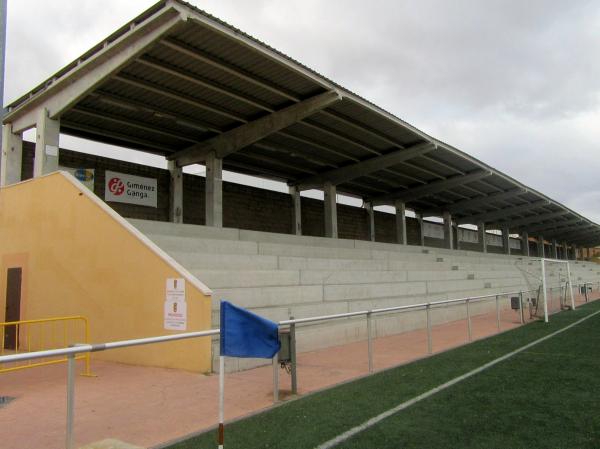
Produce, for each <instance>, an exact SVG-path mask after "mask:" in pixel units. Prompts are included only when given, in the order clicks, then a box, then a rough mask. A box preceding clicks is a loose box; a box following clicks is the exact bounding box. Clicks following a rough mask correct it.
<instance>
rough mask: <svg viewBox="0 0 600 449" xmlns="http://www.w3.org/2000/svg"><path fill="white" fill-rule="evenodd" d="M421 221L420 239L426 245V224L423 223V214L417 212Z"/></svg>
mask: <svg viewBox="0 0 600 449" xmlns="http://www.w3.org/2000/svg"><path fill="white" fill-rule="evenodd" d="M416 215H417V220H418V221H419V240H420V242H421V246H425V224H424V223H423V214H416Z"/></svg>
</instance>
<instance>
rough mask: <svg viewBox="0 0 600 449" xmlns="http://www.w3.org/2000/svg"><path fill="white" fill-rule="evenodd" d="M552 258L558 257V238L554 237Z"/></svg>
mask: <svg viewBox="0 0 600 449" xmlns="http://www.w3.org/2000/svg"><path fill="white" fill-rule="evenodd" d="M552 258H553V259H558V244H557V243H556V239H552Z"/></svg>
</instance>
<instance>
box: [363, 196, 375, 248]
mask: <svg viewBox="0 0 600 449" xmlns="http://www.w3.org/2000/svg"><path fill="white" fill-rule="evenodd" d="M365 210H366V211H367V222H368V224H369V240H370V241H372V242H374V241H375V211H374V210H373V204H372V203H365Z"/></svg>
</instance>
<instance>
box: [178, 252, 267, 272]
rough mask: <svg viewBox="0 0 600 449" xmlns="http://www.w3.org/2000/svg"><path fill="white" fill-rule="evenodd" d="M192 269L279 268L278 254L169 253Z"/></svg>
mask: <svg viewBox="0 0 600 449" xmlns="http://www.w3.org/2000/svg"><path fill="white" fill-rule="evenodd" d="M169 255H170V256H171V257H173V259H175V260H176V261H177V262H179V263H180V264H181V265H183V266H184V267H186V268H187V269H188V270H190V271H195V270H201V269H207V270H211V269H212V270H219V269H220V270H277V269H278V266H277V263H278V260H277V256H260V255H252V254H203V253H194V252H180V251H179V252H173V253H169Z"/></svg>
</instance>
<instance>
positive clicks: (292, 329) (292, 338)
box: [290, 316, 298, 394]
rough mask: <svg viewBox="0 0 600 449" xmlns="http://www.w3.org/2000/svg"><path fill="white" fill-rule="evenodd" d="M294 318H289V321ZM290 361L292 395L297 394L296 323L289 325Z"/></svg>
mask: <svg viewBox="0 0 600 449" xmlns="http://www.w3.org/2000/svg"><path fill="white" fill-rule="evenodd" d="M293 319H294V317H293V316H291V317H290V320H293ZM290 359H292V360H291V364H292V369H291V374H292V394H298V370H297V366H296V323H292V324H290Z"/></svg>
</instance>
